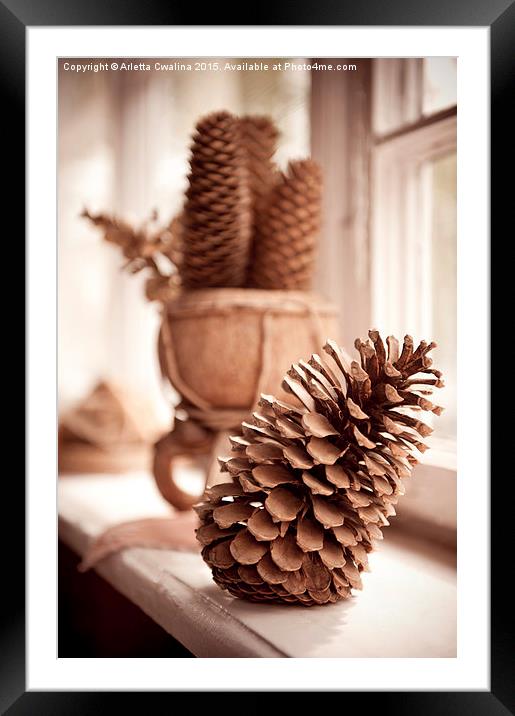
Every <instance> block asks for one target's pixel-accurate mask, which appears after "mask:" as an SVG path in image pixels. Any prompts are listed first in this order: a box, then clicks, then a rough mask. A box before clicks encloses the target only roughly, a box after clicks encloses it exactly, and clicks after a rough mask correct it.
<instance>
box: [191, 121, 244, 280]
mask: <svg viewBox="0 0 515 716" xmlns="http://www.w3.org/2000/svg"><path fill="white" fill-rule="evenodd" d="M190 167H191V170H190V174H189V177H188V179H189V188H188V190H187V192H186V197H187V200H186V204H185V207H184V215H183V235H182V249H183V256H182V264H181V277H182V283H183V285H184V286H185V287H186V288H207V287H215V286H242V285H243V284H244V282H245V273H246V269H247V263H248V251H249V243H250V231H251V214H250V205H249V204H250V199H249V193H248V185H247V169H246V160H245V151H244V148H243V145H242V141H241V126H240V122H239V120H238V119H236V118H235V117H233V116H232V115H231V114H229V113H228V112H216V113H213V114H210V115H208V116H207V117H204V118H203V119H201V120H200V122H199V123H198V124H197V127H196V134H195V135H194V137H193V145H192V149H191V159H190Z"/></svg>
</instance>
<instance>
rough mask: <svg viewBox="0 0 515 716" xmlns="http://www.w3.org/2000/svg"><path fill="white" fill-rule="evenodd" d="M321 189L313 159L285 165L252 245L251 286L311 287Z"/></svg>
mask: <svg viewBox="0 0 515 716" xmlns="http://www.w3.org/2000/svg"><path fill="white" fill-rule="evenodd" d="M321 190H322V178H321V173H320V169H319V167H318V165H317V164H316V162H314V161H313V160H311V159H303V160H300V161H294V162H290V163H289V164H288V172H287V173H286V174H282V175H281V178H280V180H279V181H278V183H277V184H276V185H275V187H274V188H273V189H272V192H271V196H270V202H269V205H268V208H267V212H266V216H265V218H264V220H263V224H264V229H263V231H262V235H261V236H260V237H259V241H256V242H255V245H254V259H253V262H252V266H251V270H250V283H251V285H253V286H257V287H258V288H268V289H285V290H294V291H302V290H309V289H310V288H311V287H312V283H313V273H314V263H315V252H316V240H317V234H318V231H319V229H320V213H321Z"/></svg>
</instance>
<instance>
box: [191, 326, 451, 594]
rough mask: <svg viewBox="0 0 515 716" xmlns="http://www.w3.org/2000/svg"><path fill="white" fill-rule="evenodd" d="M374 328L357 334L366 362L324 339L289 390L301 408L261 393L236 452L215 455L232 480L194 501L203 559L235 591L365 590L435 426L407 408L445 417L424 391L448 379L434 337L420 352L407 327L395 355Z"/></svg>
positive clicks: (296, 370) (392, 343) (288, 381)
mask: <svg viewBox="0 0 515 716" xmlns="http://www.w3.org/2000/svg"><path fill="white" fill-rule="evenodd" d="M369 336H370V338H371V341H372V342H370V341H369V340H367V341H366V342H365V343H363V342H361V341H360V340H357V341H356V344H355V345H356V347H357V349H358V351H359V353H360V360H359V361H352V360H351V359H350V358H349V357H348V356H347V355H346V354H345V352H344V351H343V350H342V349H341V348H339V347H338V346H337V345H336V343H334V342H333V341H328V342H327V343H326V345H325V346H324V351H325V352H326V353H327V356H325V357H324V359H323V360H322V359H321V358H320V356H318V355H313V356H311V359H310V360H309V361H308V362H307V363H306V362H305V361H299V363H298V364H295V365H293V366H292V367H291V369H290V371H289V372H288V374H287V375H286V376H285V378H284V382H283V387H284V388H285V389H286V390H287V391H288V392H289V393H291V394H292V395H293V396H295V399H296V402H297V405H293V404H291V405H290V404H287V403H285V402H282V401H280V400H277V399H275V398H274V397H272V396H268V395H262V396H261V401H260V403H259V405H260V409H259V411H258V412H255V413H253V416H252V420H251V421H250V422H243V423H242V434H241V435H240V436H236V437H233V438H231V442H232V445H233V451H234V452H235V455H234V456H232V457H230V458H225V459H222V460H221V461H220V462H221V464H222V469H223V470H225V471H227V472H228V473H229V474H230V475H231V477H232V481H231V482H226V483H223V484H219V485H215V486H213V487H211V488H209V489H208V490H207V492H206V501H205V502H203V503H201V504H200V505H198V506H197V507H196V510H197V512H198V514H199V516H200V521H201V526H200V527H199V529H198V530H197V539H198V540H199V541H200V543H201V544H202V545H203V549H202V556H203V558H204V560H205V561H206V562H207V563H208V564H209V565H210V567H211V568H212V571H213V578H214V580H215V582H216V583H217V584H218V585H219V586H220V587H222V588H223V589H227V590H228V591H229V592H230V593H231V594H233V595H234V596H236V597H242V598H244V599H250V600H252V601H256V602H270V601H272V602H281V603H293V604H298V603H300V604H305V605H307V606H310V605H314V604H325V603H328V602H336V601H338V600H340V599H345V598H347V597H349V596H350V594H351V589H360V588H361V578H360V573H361V572H362V571H364V570H367V554H368V553H369V552H370V551H371V550H372V548H373V544H374V540H376V539H382V533H381V529H382V527H383V526H385V525H388V524H389V522H388V518H389V517H390V516H392V515H395V509H394V505H395V504H396V502H397V500H398V498H399V496H400V495H402V494H404V485H403V480H404V478H406V477H409V476H410V474H411V471H412V468H413V466H414V465H415V464H416V462H417V459H416V457H415V454H416V453H417V451H418V452H423V451H424V450H426V445H424V444H423V443H422V442H421V440H420V439H419V438H420V436H422V437H425V436H427V435H429V434H430V433H431V428H430V427H429V426H427V425H426V424H424V423H422V422H420V421H419V420H418V419H417V418H415V417H413V415H411V414H409V413H411V412H412V411H413V410H415V411H421V410H426V411H432V412H433V413H435V414H437V415H438V414H440V412H441V408H439V407H437V406H435V405H433V403H431V402H430V401H429V399H428V397H427V396H428V395H429V394H430V393H431V388H432V387H433V386H435V387H441V386H442V385H443V382H442V380H441V373H440V372H439V371H437V370H435V369H434V368H432V367H431V366H432V360H431V359H430V358H429V357H428V356H427V353H428V352H429V351H430V350H431V349H432V348H434V347H435V344H434V343H430V344H427V343H426V342H424V341H422V342H421V343H420V345H419V346H418V348H417V349H416V350H413V339H412V338H411V337H410V336H406V337H405V339H404V345H403V347H402V351H401V352H399V343H398V341H397V340H396V339H395V338H394V337H392V336H390V337H389V338H388V339H387V344H388V348H387V350H386V349H385V346H384V344H383V341H382V339H381V338H380V336H379V333H378V332H377V331H370V332H369ZM428 376H429V377H428ZM406 408H409V411H408V412H406V410H405V409H406Z"/></svg>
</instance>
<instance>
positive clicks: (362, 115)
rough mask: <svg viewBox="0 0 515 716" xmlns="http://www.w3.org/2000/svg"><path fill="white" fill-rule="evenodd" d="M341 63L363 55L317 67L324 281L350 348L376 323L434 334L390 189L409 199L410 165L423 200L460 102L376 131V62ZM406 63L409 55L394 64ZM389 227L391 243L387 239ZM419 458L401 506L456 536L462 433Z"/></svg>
mask: <svg viewBox="0 0 515 716" xmlns="http://www.w3.org/2000/svg"><path fill="white" fill-rule="evenodd" d="M338 61H339V62H342V63H356V64H357V65H358V71H357V72H355V73H345V74H343V75H339V74H337V73H320V74H317V73H313V75H312V101H311V117H312V127H311V135H312V154H313V157H314V158H315V159H316V160H317V161H319V162H320V164H321V166H322V170H323V174H324V183H325V190H324V225H323V228H322V235H321V251H320V257H319V266H318V273H317V289H318V290H319V291H320V292H321V293H323V294H325V295H326V296H327V297H328V298H330V299H331V300H332V301H334V302H335V303H336V304H337V306H338V307H339V309H340V312H341V317H342V321H341V335H340V339H341V340H342V342H343V344H344V345H348V346H352V345H353V342H354V339H355V338H356V336H358V335H366V331H367V329H368V328H370V326H372V325H377V326H380V327H384V330H386V331H387V332H388V333H395V332H397V333H398V332H399V330H400V331H401V334H402V332H403V331H405V330H406V325H409V326H410V330H413V329H412V328H411V326H415V328H416V330H413V333H414V334H418V333H419V334H420V337H427V336H428V335H429V333H430V331H431V325H430V314H429V312H428V310H427V305H428V300H427V299H428V290H429V288H430V287H429V286H423V287H422V291H420V286H419V284H418V283H417V279H416V275H415V276H412V277H411V280H410V281H409V282H408V284H407V285H406V282H402V281H400V280H399V277H402V276H403V275H405V274H406V268H407V265H408V264H410V262H411V265H413V263H414V258H413V248H412V247H407V245H406V244H407V237H408V236H409V233H408V232H407V231H402V230H400V227H399V219H400V217H401V216H402V215H403V214H404V211H399V210H398V209H396V210H393V211H392V204H389V202H388V201H387V200H386V197H387V196H389V197H391V198H393V199H394V201H395V202H396V204H397V207H398V206H399V204H400V202H403V204H406V201H405V197H404V196H403V192H402V191H400V187H401V186H402V181H401V180H402V179H403V172H404V173H406V172H408V173H409V174H410V175H411V180H412V181H411V182H410V188H409V190H410V192H411V195H412V196H415V199H417V197H416V195H417V193H418V194H419V195H420V192H421V189H422V184H423V182H424V181H427V180H428V175H427V171H424V168H423V165H424V163H426V164H427V162H428V161H430V160H431V159H435V158H436V157H438V156H442V155H445V154H447V153H449V152H452V151H455V150H456V130H457V112H456V107H450V108H447V109H445V110H442V111H440V112H437V113H435V114H434V115H430V116H424V117H422V116H421V117H420V118H418V119H415V121H412V122H411V123H410V122H408V123H404V124H401V125H400V126H399V127H398V128H397V129H395V130H392V131H391V132H390V133H389V134H383V135H379V136H377V135H375V134H374V132H373V128H372V123H373V107H372V93H373V82H374V63H375V62H376V60H372V59H367V60H364V59H362V58H358V59H350V58H341V59H339V60H338ZM399 62H402V61H396V64H398V63H399ZM411 70H412V71H411V72H410V78H411V80H410V82H411V84H410V86H411V93H413V91H414V90H413V83H412V80H413V77H415V76H418V77H419V78H421V73H418V75H417V73H415V72H414V71H413V67H412V68H411ZM375 81H377V77H376V80H375ZM419 89H420V91H419V95H420V93H421V88H419ZM411 96H413V95H412V94H411ZM403 101H405V100H403V99H402V98H401V99H400V102H403ZM410 104H412V102H411V100H410ZM399 114H400V115H401V114H402V112H400V113H399ZM402 116H404V115H402ZM342 156H343V157H344V161H342V160H341V157H342ZM386 180H388V181H390V182H393V183H390V184H387V185H386V189H387V191H384V192H383V189H384V186H385V185H384V182H385V181H386ZM406 185H407V184H405V186H406ZM381 192H383V195H382V196H381V197H380V196H379V194H380V193H381ZM419 200H420V196H419V197H418V201H419ZM413 205H415V209H414V210H412V211H411V212H408V217H407V223H408V224H411V226H413V225H414V222H415V221H416V222H417V233H421V241H422V242H423V244H422V246H423V250H426V251H427V248H428V241H429V240H430V238H431V237H430V233H429V230H430V218H431V217H430V214H429V212H428V210H427V207H426V209H425V211H423V215H422V231H421V232H420V216H419V214H418V211H419V207H420V204H418V205H417V204H416V203H415V202H412V206H413ZM401 206H402V205H401ZM385 230H386V231H387V234H388V241H385V240H384V238H385ZM380 236H381V237H382V241H380V240H379V237H380ZM399 255H402V256H403V257H404V258H403V269H402V270H399V268H398V265H396V264H395V260H394V259H395V257H398V256H399ZM385 262H386V263H385ZM397 263H398V259H397ZM385 266H390V267H392V266H393V269H394V270H393V269H392V268H391V270H390V274H391V275H393V276H395V280H391V279H390V280H389V281H388V279H387V272H386V271H385V270H384V267H385ZM358 296H359V301H357V300H356V297H358ZM385 296H387V300H385ZM399 306H409V313H407V312H406V311H405V310H401V312H400V314H399V313H398V314H397V316H395V311H396V310H397V311H398V310H399ZM392 307H393V308H392ZM420 462H421V465H420V466H419V468H418V471H417V481H416V482H417V486H416V487H415V488H413V489H411V490H408V493H407V495H406V496H405V497H404V498H403V507H402V514H403V515H404V516H405V518H406V519H407V521H408V522H411V523H412V524H415V523H417V522H418V523H425V524H429V525H431V526H432V528H433V529H434V530H435V534H436V533H437V532H440V533H442V532H446V533H447V534H452V535H454V537H453V539H455V534H456V481H457V471H456V443H455V441H447V440H445V441H440V440H436V439H435V440H433V441H432V449H431V450H429V451H428V452H427V453H425V455H424V456H422V458H421V461H420ZM435 492H437V493H438V500H437V507H435V505H434V499H433V498H434V496H435Z"/></svg>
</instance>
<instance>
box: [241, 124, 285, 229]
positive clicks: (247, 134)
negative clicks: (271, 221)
mask: <svg viewBox="0 0 515 716" xmlns="http://www.w3.org/2000/svg"><path fill="white" fill-rule="evenodd" d="M241 129H242V142H243V146H244V148H245V152H246V156H247V167H248V181H249V186H250V193H251V199H252V209H253V214H254V222H256V218H258V216H259V213H260V212H261V210H262V209H263V201H265V202H266V198H267V196H268V194H269V192H270V189H271V188H272V186H273V185H274V183H275V181H276V178H277V169H276V167H275V164H274V161H273V156H274V154H275V150H276V144H277V138H278V136H279V131H278V129H277V127H276V126H275V124H274V123H273V121H272V120H271V119H270V118H269V117H261V116H246V117H242V118H241Z"/></svg>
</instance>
